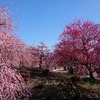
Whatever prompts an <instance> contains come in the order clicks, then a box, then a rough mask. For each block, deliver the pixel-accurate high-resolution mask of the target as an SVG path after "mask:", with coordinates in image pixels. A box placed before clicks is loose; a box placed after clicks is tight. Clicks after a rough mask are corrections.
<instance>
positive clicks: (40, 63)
mask: <svg viewBox="0 0 100 100" xmlns="http://www.w3.org/2000/svg"><path fill="white" fill-rule="evenodd" d="M39 68H42V56H40V62H39Z"/></svg>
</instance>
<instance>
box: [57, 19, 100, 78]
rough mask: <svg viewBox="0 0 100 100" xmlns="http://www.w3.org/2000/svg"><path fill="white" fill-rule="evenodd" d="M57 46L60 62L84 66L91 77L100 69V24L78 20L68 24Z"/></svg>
mask: <svg viewBox="0 0 100 100" xmlns="http://www.w3.org/2000/svg"><path fill="white" fill-rule="evenodd" d="M60 40H61V41H60V43H59V44H58V46H57V50H56V51H57V53H59V55H60V56H59V58H60V62H62V63H65V64H66V65H67V64H71V65H74V66H75V65H76V66H77V65H78V66H83V67H85V68H86V69H87V70H88V73H89V75H90V78H91V79H94V77H93V73H94V72H95V71H96V70H98V68H100V67H99V65H96V64H97V60H96V58H97V56H96V55H97V51H96V50H95V48H96V47H97V46H98V44H100V24H94V23H92V22H90V21H84V22H82V21H80V20H78V21H76V22H74V23H71V24H69V25H67V26H66V29H65V31H64V32H63V33H62V34H61V36H60Z"/></svg>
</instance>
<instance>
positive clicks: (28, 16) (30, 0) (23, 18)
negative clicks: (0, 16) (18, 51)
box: [0, 0, 100, 48]
mask: <svg viewBox="0 0 100 100" xmlns="http://www.w3.org/2000/svg"><path fill="white" fill-rule="evenodd" d="M6 3H7V4H8V7H9V9H10V10H11V11H12V13H13V18H14V22H15V26H17V27H18V28H16V30H15V33H16V35H17V36H18V37H19V38H20V39H22V41H24V42H25V43H27V44H29V45H32V44H35V45H37V44H38V43H39V42H41V41H44V42H45V43H46V44H47V45H48V46H49V47H50V48H52V47H53V46H54V45H55V44H56V43H57V42H58V38H59V35H60V34H61V33H62V32H63V31H64V29H65V26H66V25H67V24H68V23H70V22H73V21H74V20H75V19H80V18H81V19H83V20H90V21H93V22H100V0H0V5H3V4H6Z"/></svg>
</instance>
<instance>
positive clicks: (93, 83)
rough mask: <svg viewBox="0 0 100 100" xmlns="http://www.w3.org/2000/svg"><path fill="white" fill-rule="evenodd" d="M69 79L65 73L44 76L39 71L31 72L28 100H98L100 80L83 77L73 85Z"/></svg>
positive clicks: (99, 96) (52, 73) (99, 97)
mask: <svg viewBox="0 0 100 100" xmlns="http://www.w3.org/2000/svg"><path fill="white" fill-rule="evenodd" d="M71 77H72V75H68V74H67V73H65V72H64V73H63V72H62V73H61V72H56V71H53V72H49V73H46V74H44V73H42V71H40V70H36V69H35V70H32V71H31V79H30V81H28V82H27V86H28V88H30V90H31V92H32V96H31V98H30V99H29V100H100V80H97V79H96V80H90V79H89V78H85V77H84V78H80V81H79V82H77V83H75V84H73V83H72V81H71ZM80 77H81V76H80Z"/></svg>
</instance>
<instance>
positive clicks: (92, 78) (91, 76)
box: [89, 70, 95, 80]
mask: <svg viewBox="0 0 100 100" xmlns="http://www.w3.org/2000/svg"><path fill="white" fill-rule="evenodd" d="M89 76H90V79H91V80H94V79H95V78H94V76H93V73H92V71H91V70H89Z"/></svg>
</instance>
